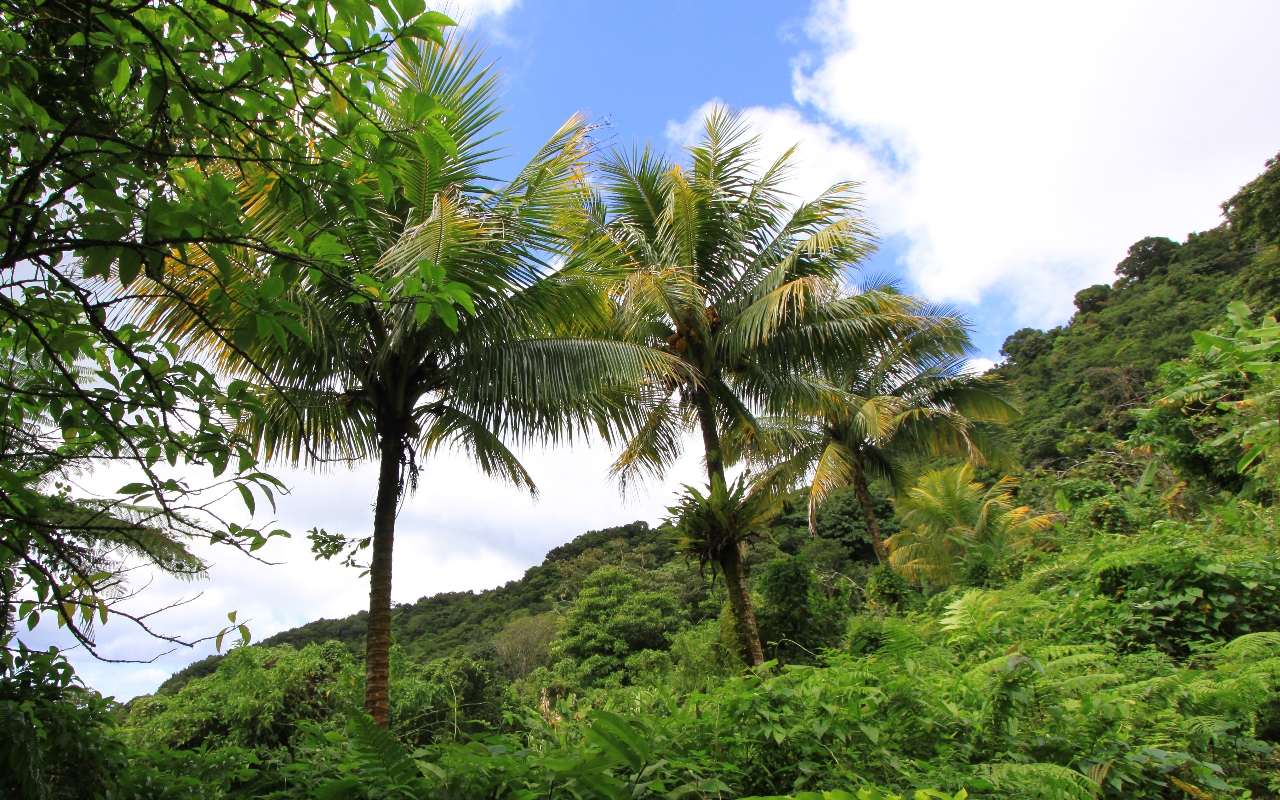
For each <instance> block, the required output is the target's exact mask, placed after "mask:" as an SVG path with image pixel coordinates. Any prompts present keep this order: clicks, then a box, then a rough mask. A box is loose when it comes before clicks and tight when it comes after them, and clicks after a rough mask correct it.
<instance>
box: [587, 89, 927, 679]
mask: <svg viewBox="0 0 1280 800" xmlns="http://www.w3.org/2000/svg"><path fill="white" fill-rule="evenodd" d="M758 147H759V141H758V139H756V138H754V137H752V136H750V132H749V130H748V129H747V126H746V124H745V121H744V119H743V118H742V117H741V116H739V115H736V114H732V113H730V112H728V111H727V110H725V109H723V108H717V109H715V110H713V111H712V112H711V113H710V114H709V115H708V117H707V118H706V120H705V122H704V125H703V131H702V135H701V138H700V140H699V142H698V143H697V144H695V145H691V146H689V147H687V148H686V152H687V156H688V161H689V165H688V168H685V167H683V166H681V165H677V164H674V163H672V162H671V161H669V160H668V159H666V158H665V157H663V156H660V155H658V154H655V153H653V152H652V151H651V150H649V149H648V148H646V149H644V150H642V151H633V152H630V153H627V152H614V153H612V154H611V155H610V156H609V157H608V158H606V160H605V161H604V164H603V165H602V167H601V171H602V173H603V177H604V180H603V183H604V197H603V208H604V209H606V210H607V213H606V214H605V217H604V219H602V220H599V222H600V225H601V235H602V236H605V237H607V240H608V242H609V243H610V245H612V250H613V251H614V256H613V257H614V258H615V259H617V260H618V261H619V262H620V263H622V264H625V265H626V268H627V275H626V278H625V283H624V285H623V288H622V290H621V296H620V299H619V301H618V308H617V312H616V315H615V321H614V325H615V326H616V329H617V330H618V331H619V333H620V335H621V336H622V338H624V339H625V340H627V341H634V342H640V343H643V344H645V345H647V346H649V347H652V348H654V349H655V350H658V351H661V352H665V353H668V354H670V355H671V356H673V357H674V358H676V359H678V360H680V361H681V362H682V363H684V364H685V365H687V366H688V368H689V371H688V377H686V378H684V379H681V380H671V381H666V382H663V383H661V384H658V385H656V386H655V387H654V389H655V391H656V392H657V394H658V402H656V403H655V404H654V405H653V406H652V408H650V409H647V411H646V414H645V416H644V418H643V420H642V421H641V422H640V425H639V428H638V430H637V432H636V434H635V435H634V436H633V437H632V438H631V440H630V441H629V442H628V444H627V445H626V447H625V448H624V450H623V452H622V454H621V455H620V456H619V458H618V460H617V461H616V462H615V464H614V467H613V471H614V474H615V475H616V476H617V477H618V478H619V480H620V481H621V482H622V484H623V486H624V487H625V486H626V484H627V482H629V481H631V480H634V479H635V478H637V477H640V476H643V475H645V474H651V475H658V476H660V475H662V474H663V473H664V471H665V470H666V468H667V467H668V466H669V465H670V464H671V463H672V462H673V461H674V460H675V459H676V458H677V457H678V456H679V455H680V452H681V449H682V447H683V442H684V436H685V433H686V431H690V430H694V431H696V432H697V433H698V434H699V435H700V436H701V439H702V451H703V457H704V458H705V461H706V468H707V479H708V492H709V493H710V496H711V497H713V498H714V497H716V496H717V493H720V494H723V493H725V492H727V490H728V484H727V480H726V475H725V468H726V467H727V466H732V465H733V464H734V463H735V462H737V461H738V460H739V459H741V458H742V457H743V456H744V455H748V454H750V453H752V451H759V450H760V448H761V447H767V445H766V444H765V439H764V437H762V436H761V431H760V426H759V424H758V422H757V415H759V414H760V413H762V412H766V411H769V410H776V408H777V406H779V405H782V404H785V403H786V402H787V401H789V400H791V399H792V398H794V397H796V396H805V397H810V398H815V399H816V398H817V397H819V396H821V395H823V394H824V393H827V392H828V391H829V390H828V389H827V387H826V386H825V385H824V384H823V383H821V382H815V380H814V378H813V373H814V371H815V370H817V369H818V368H820V367H822V366H824V365H829V364H834V363H836V362H839V361H841V360H844V359H848V358H852V357H856V354H858V353H865V352H868V351H870V350H872V349H874V348H875V346H876V345H877V344H878V343H881V342H883V341H885V340H886V339H888V338H890V337H892V336H895V335H899V334H901V333H904V332H907V331H910V330H912V329H914V328H915V327H918V326H919V325H920V324H921V322H920V320H921V317H920V316H919V315H918V314H917V313H916V312H917V311H918V310H919V308H920V307H921V305H922V303H921V301H919V300H918V299H916V298H912V297H906V296H903V295H900V294H898V293H897V292H892V291H884V290H879V289H873V290H869V291H866V292H854V291H851V290H850V289H849V288H848V287H847V286H845V285H844V272H845V271H846V270H847V269H849V268H851V267H854V266H856V265H857V264H858V263H859V262H860V261H861V260H862V259H863V257H864V256H865V255H867V253H869V252H870V250H871V238H870V235H869V233H868V232H867V229H866V225H865V222H864V220H863V219H862V216H861V208H860V204H859V198H858V196H857V194H856V193H855V189H856V186H854V185H852V184H837V185H835V186H832V187H831V188H830V189H828V190H827V191H826V192H825V193H823V194H822V195H820V196H819V197H818V198H816V199H813V200H805V201H802V202H800V203H799V204H798V205H794V206H792V205H791V204H789V203H788V202H787V196H786V193H785V191H784V188H783V186H784V183H785V181H786V179H787V177H788V176H789V174H790V172H791V170H792V169H793V166H792V154H791V153H790V152H787V153H784V154H783V155H782V156H781V157H780V158H778V159H777V160H776V161H774V162H773V163H771V164H764V165H760V164H757V163H755V160H754V155H755V152H756V150H757V149H758ZM724 534H725V535H728V536H737V535H738V534H735V533H732V532H730V531H728V530H726V531H724ZM714 557H715V558H716V559H717V560H718V562H719V568H720V572H721V573H722V574H723V575H724V577H725V580H726V582H728V584H729V586H730V594H731V597H734V598H735V600H734V603H733V607H734V613H735V614H736V615H737V617H738V619H737V625H738V627H739V629H740V630H742V631H743V638H744V643H745V653H746V656H747V658H748V659H749V661H750V663H752V664H756V665H758V664H759V663H761V661H762V659H763V656H762V652H761V650H760V647H759V641H758V640H759V635H758V632H757V631H756V630H755V629H756V625H755V622H754V620H753V619H752V618H751V614H750V604H749V601H748V600H747V594H746V588H745V585H744V583H743V578H742V575H743V573H742V568H741V563H740V562H741V552H740V550H739V548H737V547H727V546H725V547H718V548H717V549H715V552H714Z"/></svg>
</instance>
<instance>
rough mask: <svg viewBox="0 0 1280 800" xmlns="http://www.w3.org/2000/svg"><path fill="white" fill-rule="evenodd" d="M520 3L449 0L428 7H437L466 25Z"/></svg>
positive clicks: (505, 10)
mask: <svg viewBox="0 0 1280 800" xmlns="http://www.w3.org/2000/svg"><path fill="white" fill-rule="evenodd" d="M518 5H520V0H449V2H447V3H445V4H443V5H440V6H433V5H432V4H431V3H428V4H427V7H428V8H439V10H440V11H441V13H444V14H447V15H449V16H450V17H452V18H453V19H454V20H456V21H457V22H458V23H460V24H463V25H466V24H469V23H471V22H474V21H476V20H478V19H480V18H481V17H501V16H502V15H503V14H506V13H507V12H508V11H510V10H511V9H513V8H515V7H516V6H518Z"/></svg>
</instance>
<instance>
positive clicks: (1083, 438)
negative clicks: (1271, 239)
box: [995, 225, 1280, 467]
mask: <svg viewBox="0 0 1280 800" xmlns="http://www.w3.org/2000/svg"><path fill="white" fill-rule="evenodd" d="M1116 275H1117V276H1118V277H1117V280H1116V281H1115V283H1114V284H1112V285H1106V284H1099V285H1096V286H1090V287H1088V288H1086V289H1082V290H1081V291H1079V292H1077V293H1076V296H1075V304H1076V309H1077V311H1076V314H1075V315H1074V316H1073V317H1072V318H1071V320H1070V322H1068V323H1067V324H1066V325H1063V326H1059V327H1056V328H1053V329H1051V330H1048V331H1042V330H1037V329H1035V328H1023V329H1022V330H1020V331H1017V332H1016V333H1014V334H1013V335H1012V336H1010V337H1009V338H1008V339H1006V340H1005V343H1004V346H1003V347H1002V348H1001V351H1000V352H1001V354H1002V355H1003V356H1004V357H1005V361H1004V363H1003V364H1001V365H999V366H998V367H996V369H995V372H996V374H998V375H1000V376H1001V377H1003V378H1005V379H1006V380H1008V381H1009V382H1010V384H1012V385H1013V386H1014V387H1015V388H1016V390H1017V392H1018V395H1019V396H1020V398H1021V401H1022V403H1023V408H1024V416H1023V417H1022V419H1021V420H1019V421H1018V423H1016V424H1015V426H1014V436H1015V439H1016V441H1017V446H1018V453H1019V456H1020V460H1021V461H1022V463H1023V464H1024V465H1025V466H1027V467H1035V466H1038V465H1043V464H1046V463H1051V462H1054V461H1057V460H1058V459H1061V458H1062V457H1063V456H1071V457H1075V456H1080V455H1082V454H1084V453H1087V452H1090V451H1091V450H1095V449H1097V448H1098V447H1102V446H1106V445H1107V444H1108V443H1109V442H1113V441H1115V440H1118V439H1123V438H1124V437H1125V436H1127V435H1128V434H1129V433H1130V432H1132V430H1133V429H1134V427H1135V425H1136V418H1135V417H1134V415H1133V414H1132V413H1131V412H1132V411H1133V410H1134V409H1135V408H1139V407H1141V406H1143V405H1145V404H1146V403H1148V402H1149V400H1150V398H1151V394H1152V390H1153V387H1152V385H1151V382H1152V381H1153V380H1154V379H1155V378H1156V376H1157V371H1158V369H1159V367H1160V365H1161V364H1164V363H1165V362H1168V361H1170V360H1173V359H1177V358H1181V357H1183V356H1185V355H1186V353H1187V351H1188V350H1189V349H1190V347H1191V334H1192V333H1193V332H1194V331H1197V330H1205V329H1207V328H1210V327H1212V326H1214V325H1215V324H1217V323H1218V322H1220V321H1221V320H1223V319H1224V310H1225V308H1226V305H1227V303H1229V302H1230V301H1232V300H1236V299H1244V300H1245V301H1246V302H1248V303H1249V304H1250V305H1251V306H1252V307H1253V308H1254V309H1255V310H1270V309H1275V308H1276V306H1277V305H1278V304H1280V283H1278V282H1277V275H1280V258H1278V257H1277V255H1276V251H1275V249H1274V248H1272V249H1269V250H1266V249H1258V248H1255V247H1253V246H1251V245H1250V244H1249V243H1247V242H1242V241H1240V239H1239V237H1238V236H1237V235H1235V234H1234V233H1233V232H1232V231H1231V229H1230V228H1229V227H1228V226H1226V225H1223V226H1221V227H1218V228H1214V229H1213V230H1210V231H1204V232H1203V233H1193V234H1191V235H1189V236H1188V237H1187V239H1186V241H1184V242H1182V243H1181V244H1179V243H1177V242H1174V241H1172V240H1170V239H1165V238H1157V237H1150V238H1146V239H1142V240H1141V241H1138V242H1136V243H1134V245H1133V246H1132V247H1130V248H1129V253H1128V255H1127V256H1126V257H1125V258H1124V260H1122V261H1121V262H1120V263H1119V264H1118V265H1117V267H1116Z"/></svg>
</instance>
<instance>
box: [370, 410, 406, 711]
mask: <svg viewBox="0 0 1280 800" xmlns="http://www.w3.org/2000/svg"><path fill="white" fill-rule="evenodd" d="M381 445H382V447H381V449H382V456H381V461H380V464H379V468H378V499H377V503H376V505H375V506H374V510H373V556H372V559H371V560H370V562H369V630H368V635H367V636H366V637H365V650H364V713H366V714H368V715H369V716H371V717H373V718H374V720H376V721H377V723H378V725H380V726H381V727H382V728H383V729H384V730H385V729H386V727H387V723H388V719H389V717H388V713H387V712H388V707H389V705H390V697H391V678H390V666H391V548H392V544H393V541H394V539H395V530H396V506H397V504H398V503H399V502H400V462H401V459H402V458H403V457H404V441H403V440H402V439H401V438H400V437H399V436H394V435H392V436H383V437H382V442H381Z"/></svg>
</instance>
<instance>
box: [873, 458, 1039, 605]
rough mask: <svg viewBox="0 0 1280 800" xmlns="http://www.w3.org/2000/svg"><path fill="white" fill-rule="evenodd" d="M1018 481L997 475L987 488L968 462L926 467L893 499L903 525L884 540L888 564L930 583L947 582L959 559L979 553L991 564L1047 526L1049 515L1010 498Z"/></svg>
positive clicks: (944, 583)
mask: <svg viewBox="0 0 1280 800" xmlns="http://www.w3.org/2000/svg"><path fill="white" fill-rule="evenodd" d="M1017 485H1018V482H1017V480H1015V479H1014V478H1011V477H1005V478H1001V479H1000V480H999V481H997V482H996V484H995V485H994V486H992V487H990V488H987V487H986V486H983V485H982V484H981V483H980V482H978V481H976V480H974V477H973V466H972V465H970V464H960V465H958V466H954V467H947V468H945V469H939V470H932V471H930V472H926V473H924V474H923V475H921V476H920V480H919V483H918V484H917V485H916V486H915V487H914V488H912V489H911V490H909V491H908V492H907V495H906V497H904V498H903V499H902V500H901V501H899V504H898V507H899V508H900V509H901V511H902V520H903V522H904V523H905V524H906V526H907V530H904V531H902V532H901V533H898V534H895V535H893V536H892V537H890V538H889V541H888V542H887V543H886V544H887V545H888V548H889V550H890V563H891V564H892V565H893V567H894V569H896V570H897V571H898V572H900V573H902V574H903V575H905V576H906V577H907V578H910V579H911V580H916V581H919V580H922V579H928V581H929V582H930V583H932V584H933V585H935V586H947V585H949V584H951V583H953V582H954V581H955V580H956V578H957V576H958V574H959V569H960V566H961V565H962V564H963V562H964V559H965V557H966V556H968V555H969V554H970V553H972V552H974V551H978V552H983V553H984V555H985V556H986V557H987V559H988V560H989V561H991V562H992V563H994V562H996V561H998V560H999V559H1000V558H1001V557H1003V556H1004V555H1005V554H1007V553H1010V552H1013V551H1016V550H1017V549H1018V548H1020V547H1022V546H1023V545H1025V543H1026V541H1027V540H1028V538H1029V537H1030V536H1031V535H1032V534H1034V533H1037V532H1039V531H1044V530H1048V529H1049V528H1050V527H1052V525H1053V516H1052V515H1050V514H1033V513H1032V511H1031V508H1030V507H1029V506H1019V505H1017V504H1016V502H1015V500H1014V497H1013V489H1014V488H1015V487H1016V486H1017Z"/></svg>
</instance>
